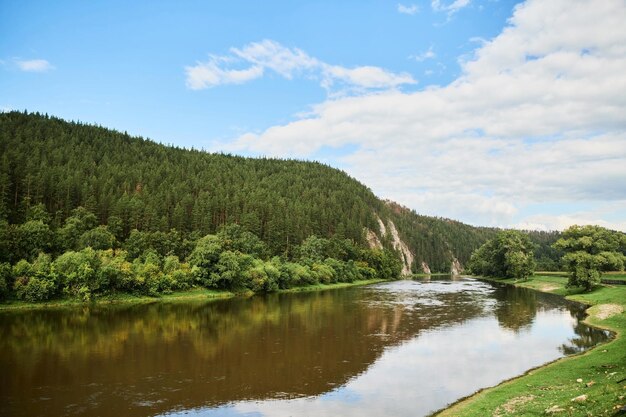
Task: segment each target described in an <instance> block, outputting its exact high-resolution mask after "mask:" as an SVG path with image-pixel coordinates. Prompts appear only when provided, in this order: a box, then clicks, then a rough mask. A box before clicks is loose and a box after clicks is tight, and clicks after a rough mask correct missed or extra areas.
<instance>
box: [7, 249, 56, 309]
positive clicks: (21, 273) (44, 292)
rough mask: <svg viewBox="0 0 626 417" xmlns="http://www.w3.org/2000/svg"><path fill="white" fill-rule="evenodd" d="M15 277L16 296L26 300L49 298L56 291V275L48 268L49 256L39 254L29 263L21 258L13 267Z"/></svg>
mask: <svg viewBox="0 0 626 417" xmlns="http://www.w3.org/2000/svg"><path fill="white" fill-rule="evenodd" d="M13 275H14V277H15V283H14V289H15V293H16V295H17V297H18V298H19V299H22V300H26V301H31V302H34V301H45V300H49V299H50V298H52V297H53V296H54V294H55V293H56V288H57V285H56V277H55V275H54V273H52V271H51V270H50V256H49V255H46V254H43V253H42V254H39V256H38V257H37V259H36V260H35V261H34V262H33V263H32V264H29V263H28V261H26V260H21V261H20V262H18V263H17V264H16V266H15V267H14V269H13Z"/></svg>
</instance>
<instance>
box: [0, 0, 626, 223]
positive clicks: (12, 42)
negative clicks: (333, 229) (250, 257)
mask: <svg viewBox="0 0 626 417" xmlns="http://www.w3.org/2000/svg"><path fill="white" fill-rule="evenodd" d="M128 3H131V4H128ZM518 3H520V2H516V1H505V0H499V1H497V0H483V1H480V0H456V1H453V0H446V1H444V0H439V1H438V0H434V1H419V2H404V3H398V2H383V1H369V2H365V1H341V2H337V1H316V2H242V1H229V2H200V1H185V2H174V1H170V2H166V1H146V2H139V1H138V2H122V1H107V2H104V1H89V2H84V1H75V2H72V1H57V2H44V1H41V2H33V1H5V2H2V3H0V108H2V109H20V110H22V109H27V110H29V111H39V112H46V113H49V114H53V115H55V116H59V117H62V118H65V119H69V120H80V121H83V122H87V123H97V124H100V125H103V126H106V127H111V128H115V129H118V130H122V131H128V132H129V133H130V134H134V135H141V136H144V137H149V138H151V139H154V140H157V141H160V142H164V143H173V144H176V145H179V146H185V147H195V148H205V149H208V150H211V151H218V150H224V151H228V152H234V153H239V154H244V155H272V156H280V157H297V158H304V159H318V160H322V161H324V162H327V163H329V164H331V165H333V166H337V167H340V168H342V169H344V170H346V171H347V172H348V173H350V174H351V175H353V176H355V177H356V178H357V179H359V180H361V181H363V182H364V183H365V184H367V185H368V186H370V187H371V188H372V189H373V190H374V192H376V193H377V194H378V195H379V196H381V197H385V198H392V199H394V200H397V201H399V202H400V203H402V204H405V205H407V206H410V207H412V208H415V209H416V210H417V211H418V212H421V213H425V214H432V215H442V216H448V217H453V218H458V219H460V220H463V221H466V222H469V223H472V224H484V225H499V226H517V227H534V228H563V227H565V226H566V225H567V224H568V222H569V223H572V222H578V223H584V222H595V223H598V222H599V223H602V224H605V225H607V226H611V227H616V228H626V214H625V211H626V204H625V203H624V201H625V200H626V195H625V190H624V188H625V187H623V186H614V187H606V186H603V185H602V181H601V180H602V179H604V180H605V182H606V180H607V179H609V180H612V181H621V180H626V175H625V173H624V170H623V169H620V166H622V165H626V160H624V151H625V149H624V143H625V142H624V118H623V116H622V117H621V118H620V116H619V112H620V111H622V110H624V101H623V100H620V98H619V97H615V96H612V95H611V94H610V92H607V91H604V90H602V91H599V90H601V89H595V90H594V91H596V93H590V94H591V95H592V97H590V96H586V100H587V101H588V102H589V101H593V102H594V103H595V107H594V109H598V107H599V104H605V105H604V106H600V107H603V108H604V107H606V109H604V110H603V111H602V112H598V111H595V110H594V111H588V110H585V109H582V108H581V109H578V107H577V106H578V105H579V104H580V103H578V101H577V100H578V98H577V96H576V95H575V94H574V95H572V94H573V93H572V92H573V91H578V92H579V93H580V91H581V89H580V88H578V86H577V84H576V82H579V81H580V80H581V78H585V77H591V78H589V79H586V78H585V80H584V81H586V85H589V83H590V82H591V83H595V82H597V80H599V79H600V77H605V78H607V77H608V78H609V79H611V80H613V82H616V83H617V85H618V86H619V85H621V84H619V83H621V82H622V81H623V77H621V76H620V75H619V74H618V72H619V71H618V70H619V69H622V67H619V65H622V64H623V62H622V61H623V60H624V52H623V49H620V48H619V44H623V40H624V38H625V37H626V36H625V35H624V30H623V29H621V28H620V27H621V26H622V25H617V26H615V27H616V28H615V29H613V32H612V33H611V34H609V35H610V36H597V35H595V34H596V33H598V32H599V33H600V34H603V33H604V31H606V26H607V25H608V23H607V22H608V20H610V19H617V18H620V17H623V16H625V15H624V10H623V9H624V4H623V3H622V2H620V1H612V0H606V2H604V3H606V4H604V5H605V6H606V7H600V8H598V7H596V8H594V10H585V9H584V8H585V7H591V6H590V5H586V6H585V5H584V4H579V3H576V6H575V7H568V6H567V2H566V1H562V0H558V1H557V0H555V2H554V3H552V5H550V6H546V4H547V3H546V2H540V1H532V0H530V1H528V2H526V3H520V4H519V7H517V8H516V4H518ZM559 6H560V7H561V9H559ZM551 13H552V14H553V16H551ZM594 14H595V15H597V16H596V20H599V22H590V23H593V24H589V25H585V28H583V29H580V30H579V32H580V31H582V32H584V34H587V35H589V40H588V41H587V40H585V41H584V42H583V41H579V42H577V40H576V39H574V40H572V37H571V36H570V35H569V34H570V30H572V29H573V28H574V27H575V25H577V23H579V20H580V19H581V16H582V17H585V16H586V17H587V18H591V17H592V16H594ZM550 19H552V20H550ZM559 19H560V24H559V25H558V27H556V26H555V25H552V24H551V22H556V21H558V20H559ZM568 19H569V20H568ZM594 24H597V25H600V26H597V27H595V26H594ZM535 31H536V32H537V33H542V34H543V35H542V36H543V38H544V39H543V42H542V44H541V45H542V46H536V45H535V46H533V42H534V41H533V39H535V38H536V36H534V35H535V33H534V32H535ZM605 35H606V34H605ZM607 39H608V40H607ZM584 49H586V50H587V52H585V53H583V52H580V51H583V50H584ZM563 51H565V52H568V53H569V52H571V54H570V55H571V56H569V55H568V56H561V55H563V53H564V52H563ZM515 56H517V58H515ZM596 58H597V59H598V61H599V62H600V61H602V62H603V61H606V60H607V59H612V60H613V61H612V62H613V63H614V64H615V65H616V66H618V67H617V68H615V71H613V72H611V73H607V74H602V73H598V72H597V71H596V72H595V74H596V75H593V74H592V71H591V70H589V73H580V72H576V73H573V72H572V73H571V74H570V72H569V71H571V68H579V67H580V68H584V65H583V66H581V64H585V65H592V64H593V62H590V61H591V60H593V59H596ZM559 59H560V60H561V61H559ZM573 60H577V61H576V62H575V61H573ZM579 61H580V62H579ZM555 62H556V63H560V64H559V65H562V66H563V68H559V67H558V65H557V64H555ZM555 65H556V66H555ZM564 68H565V69H564ZM611 68H612V67H611ZM551 71H552V72H551ZM624 72H625V73H626V71H624ZM490 74H497V75H498V76H497V77H494V76H491V75H490ZM502 74H508V75H507V77H509V78H508V79H507V80H504V81H502V84H498V83H497V82H496V81H497V79H498V78H499V77H503V76H504V75H502ZM593 77H597V78H593ZM494 80H496V81H494ZM550 80H552V81H555V80H556V82H557V83H559V82H561V81H560V80H565V81H571V85H566V84H567V83H564V85H563V88H562V89H559V90H558V91H556V90H555V91H554V94H552V95H550V94H547V93H546V88H548V89H549V88H552V87H551V85H555V83H550ZM598 91H599V92H598ZM550 97H552V98H550ZM548 102H549V103H548ZM537 103H543V105H545V106H546V108H545V109H541V108H537V109H533V106H536V105H537ZM557 107H560V108H570V107H571V108H572V109H573V111H572V114H571V117H574V116H575V115H576V114H579V113H578V112H580V114H584V115H585V117H584V119H585V120H584V121H582V122H581V121H580V117H578V118H576V120H575V121H570V120H568V119H567V117H561V116H562V115H561V114H557V115H550V112H551V111H553V110H552V109H554V108H557ZM529 109H530V110H529ZM527 111H530V112H529V113H528V114H526V112H527ZM433 112H436V113H433ZM495 113H498V117H497V118H496V117H495V115H494V114H495ZM596 113H598V114H596ZM621 114H622V115H623V114H626V113H624V112H622V113H621ZM537 115H546V119H545V120H538V121H537V122H535V120H536V117H537ZM539 117H542V116H539ZM587 119H589V120H587ZM530 125H532V126H533V127H532V128H529V127H528V126H530ZM572 125H576V126H575V127H576V129H574V128H573V127H572ZM378 130H380V132H378ZM476 132H479V133H476ZM577 141H578V142H577ZM581 143H582V144H583V145H584V146H589V148H590V149H594V150H596V151H597V150H598V149H605V151H606V152H605V153H602V152H600V154H597V155H595V154H594V156H592V157H591V160H590V157H589V152H584V154H580V155H579V153H581V152H580V150H581V149H584V146H582V147H581V146H579V145H580V144H581ZM576 150H578V151H579V152H578V153H577V151H576ZM458 153H460V154H461V155H466V156H467V157H468V158H470V160H469V161H465V162H464V161H463V159H462V158H459V155H457V154H458ZM596 153H597V152H596ZM524 154H527V155H528V156H530V155H533V157H536V156H537V154H539V155H540V156H541V158H539V159H540V160H541V161H542V165H541V166H536V167H534V169H531V170H529V171H528V172H525V170H526V168H523V169H513V170H511V167H515V166H516V164H520V163H521V162H520V161H519V160H517V159H516V158H519V156H520V155H524ZM572 158H573V159H572ZM535 159H536V158H535ZM559 160H561V161H569V162H573V161H576V162H578V161H579V160H580V161H583V163H587V164H591V165H588V166H587V167H586V168H587V169H588V170H592V171H593V172H596V171H597V169H596V166H595V165H594V164H595V163H600V161H604V164H605V165H606V161H607V160H609V161H610V162H609V165H610V166H609V168H608V170H607V171H606V172H599V173H597V175H591V176H587V175H583V176H582V177H581V176H580V173H578V174H576V178H575V179H576V181H574V180H573V179H572V176H571V173H569V172H567V171H566V170H565V171H562V172H558V173H555V171H554V170H546V169H545V167H546V166H547V165H551V164H552V163H554V162H558V161H559ZM570 160H571V161H570ZM485 164H488V165H490V166H491V167H492V169H491V171H492V172H491V173H489V174H487V173H485V172H482V169H483V168H484V165H485ZM542 173H543V174H544V175H547V176H548V177H549V178H548V180H549V181H547V182H548V184H547V185H546V184H543V185H541V184H540V183H543V181H541V180H540V179H541V178H543V177H542V176H541V174H542ZM557 174H558V175H557ZM568 178H569V180H568ZM503 179H507V182H508V186H507V185H506V184H504V183H502V180H503ZM621 182H626V181H621ZM511 184H514V185H513V186H511ZM598 188H600V189H599V190H598ZM603 190H604V191H603Z"/></svg>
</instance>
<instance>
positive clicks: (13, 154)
mask: <svg viewBox="0 0 626 417" xmlns="http://www.w3.org/2000/svg"><path fill="white" fill-rule="evenodd" d="M0 155H1V160H0V218H3V219H5V220H6V221H7V222H8V223H9V224H18V223H23V222H24V221H25V220H26V216H27V211H28V208H29V207H31V206H32V205H35V204H38V203H42V204H43V205H45V208H46V209H47V211H48V213H50V215H51V227H52V228H55V227H56V228H58V227H60V226H62V225H63V223H64V221H65V220H66V219H67V218H68V217H69V216H70V214H71V211H72V210H73V209H75V208H77V207H79V206H82V207H85V208H87V209H88V210H89V211H91V212H93V213H94V214H95V215H96V216H97V219H98V221H99V222H100V224H111V223H115V225H116V227H117V229H119V232H118V233H119V238H120V240H121V241H123V240H124V239H126V238H128V236H129V235H130V233H131V231H132V230H133V229H138V230H140V231H169V230H170V229H176V230H178V231H179V232H181V233H182V234H184V235H191V236H196V237H198V236H203V235H206V234H209V233H215V232H216V230H218V228H219V227H220V226H222V225H225V224H229V223H237V224H239V225H241V226H242V227H243V228H244V229H246V230H248V231H250V232H253V233H254V234H256V235H257V236H259V237H260V238H261V239H262V240H263V241H264V242H265V243H266V244H267V245H268V246H269V248H270V250H271V251H272V253H273V254H275V255H285V256H287V257H288V256H289V254H290V253H291V251H292V250H293V249H294V248H295V247H296V246H297V245H298V244H299V243H301V242H302V241H303V240H304V239H306V238H307V237H309V236H311V235H317V236H319V237H326V238H330V237H333V236H337V237H342V238H347V239H351V240H353V241H355V242H356V243H358V244H359V245H363V246H366V245H370V246H384V247H388V248H391V247H394V248H395V249H397V250H398V252H399V253H400V254H402V255H401V256H402V258H403V260H404V263H405V267H404V272H405V273H408V272H422V271H423V270H427V269H430V270H431V271H432V272H447V271H450V268H451V267H452V266H453V265H456V266H457V267H458V266H459V265H458V264H459V263H460V264H461V265H463V264H465V263H466V262H467V260H468V259H469V257H470V255H471V253H472V251H473V250H475V249H476V248H478V247H479V246H480V245H481V244H483V243H484V242H485V241H486V240H487V239H489V238H490V237H492V236H493V235H494V234H495V232H496V230H495V229H492V228H482V227H473V226H469V225H466V224H463V223H461V222H458V221H454V220H449V219H442V218H435V217H428V216H421V215H418V214H417V213H416V212H414V211H412V210H409V209H407V208H405V207H402V206H400V205H398V204H396V203H394V202H390V201H382V200H380V199H379V198H377V197H376V196H375V195H374V194H373V193H372V191H371V190H370V189H369V188H367V187H366V186H365V185H363V184H361V183H360V182H358V181H357V180H355V179H354V178H352V177H350V176H349V175H347V174H346V173H345V172H343V171H340V170H338V169H335V168H331V167H329V166H327V165H324V164H321V163H318V162H305V161H298V160H290V159H271V158H244V157H240V156H234V155H227V154H215V153H207V152H204V151H200V150H193V149H192V150H188V149H181V148H178V147H173V146H166V145H162V144H158V143H155V142H153V141H150V140H147V139H144V138H140V137H131V136H129V135H128V134H126V133H120V132H117V131H114V130H110V129H106V128H103V127H99V126H92V125H85V124H82V123H76V122H67V121H64V120H61V119H58V118H55V117H49V116H47V115H41V114H37V113H35V114H32V113H31V114H29V113H21V112H8V113H1V114H0ZM553 235H554V234H552V235H550V234H541V233H531V236H534V237H533V240H534V241H536V242H537V243H539V244H541V245H542V246H541V247H540V249H539V252H538V255H540V256H544V257H546V260H547V262H548V261H549V262H552V261H553V260H554V259H557V258H555V256H556V255H555V254H551V253H550V249H549V244H550V243H551V241H552V240H553V237H554V236H556V235H554V236H553ZM554 239H555V238H554ZM546 242H547V243H546ZM549 262H548V263H549Z"/></svg>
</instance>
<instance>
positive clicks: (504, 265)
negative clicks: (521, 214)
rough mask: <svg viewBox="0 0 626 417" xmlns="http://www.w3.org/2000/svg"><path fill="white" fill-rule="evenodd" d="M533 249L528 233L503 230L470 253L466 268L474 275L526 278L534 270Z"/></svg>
mask: <svg viewBox="0 0 626 417" xmlns="http://www.w3.org/2000/svg"><path fill="white" fill-rule="evenodd" d="M533 251H534V247H533V244H532V242H531V241H530V238H529V237H528V235H526V234H524V233H522V232H519V231H516V230H503V231H501V232H499V233H498V234H497V235H496V237H495V238H493V239H491V240H489V241H487V242H486V243H485V244H484V245H482V246H481V247H480V248H478V249H477V250H476V251H475V252H474V253H473V254H472V257H471V258H470V262H469V264H468V270H469V271H470V272H471V273H472V274H475V275H485V276H491V277H500V278H515V279H528V277H530V276H531V275H532V274H533V272H534V270H535V261H534V253H533Z"/></svg>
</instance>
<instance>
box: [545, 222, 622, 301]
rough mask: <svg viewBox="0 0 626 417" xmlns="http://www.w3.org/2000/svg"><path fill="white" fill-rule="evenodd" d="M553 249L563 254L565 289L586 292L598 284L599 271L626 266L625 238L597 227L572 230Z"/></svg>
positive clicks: (574, 227) (566, 231)
mask: <svg viewBox="0 0 626 417" xmlns="http://www.w3.org/2000/svg"><path fill="white" fill-rule="evenodd" d="M554 246H555V248H557V249H559V250H562V251H563V252H565V256H563V264H564V265H565V267H566V268H567V270H568V271H569V272H570V275H569V280H568V286H570V287H583V288H585V290H587V291H589V290H591V289H592V288H593V287H594V286H595V285H597V284H599V283H600V277H601V271H618V270H619V271H622V270H623V269H624V264H625V262H626V256H625V255H626V234H624V233H621V232H616V231H612V230H608V229H605V228H603V227H600V226H577V225H574V226H571V227H570V228H569V229H567V230H565V231H564V232H563V235H562V237H561V238H560V239H559V240H558V241H557V242H556V243H555V244H554Z"/></svg>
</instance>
